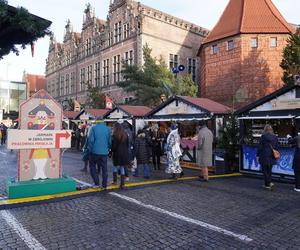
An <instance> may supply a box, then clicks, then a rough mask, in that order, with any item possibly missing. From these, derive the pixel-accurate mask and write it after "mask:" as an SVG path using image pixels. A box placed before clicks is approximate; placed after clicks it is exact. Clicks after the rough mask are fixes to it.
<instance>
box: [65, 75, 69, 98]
mask: <svg viewBox="0 0 300 250" xmlns="http://www.w3.org/2000/svg"><path fill="white" fill-rule="evenodd" d="M69 77H70V76H69V74H66V82H65V85H66V86H65V87H66V95H68V94H69V84H70V82H69Z"/></svg>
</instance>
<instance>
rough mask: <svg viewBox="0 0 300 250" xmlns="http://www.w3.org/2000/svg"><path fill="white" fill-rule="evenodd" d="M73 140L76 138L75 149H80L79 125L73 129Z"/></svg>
mask: <svg viewBox="0 0 300 250" xmlns="http://www.w3.org/2000/svg"><path fill="white" fill-rule="evenodd" d="M75 140H76V149H77V151H80V147H81V145H80V143H81V131H80V128H79V127H77V128H76V130H75Z"/></svg>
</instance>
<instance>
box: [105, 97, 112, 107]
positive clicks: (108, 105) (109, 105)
mask: <svg viewBox="0 0 300 250" xmlns="http://www.w3.org/2000/svg"><path fill="white" fill-rule="evenodd" d="M112 106H113V101H112V99H110V98H109V97H108V96H105V108H106V109H112Z"/></svg>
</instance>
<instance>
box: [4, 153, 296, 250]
mask: <svg viewBox="0 0 300 250" xmlns="http://www.w3.org/2000/svg"><path fill="white" fill-rule="evenodd" d="M0 157H1V159H2V155H1V156H0ZM9 157H12V158H13V155H12V156H7V161H8V160H9ZM64 157H65V160H66V162H68V161H69V160H68V159H67V157H66V155H65V156H64ZM70 157H72V156H71V155H70ZM2 161H3V159H2ZM74 167H75V166H74ZM78 167H79V166H78ZM87 180H88V179H87ZM292 189H293V187H292V185H290V184H282V183H275V189H274V190H273V191H268V190H265V189H263V188H262V180H260V179H254V178H247V177H234V178H226V179H215V180H211V181H210V182H208V183H205V182H199V181H184V182H182V181H179V182H175V183H167V184H161V185H154V186H147V187H146V186H145V187H140V188H130V189H125V190H122V191H121V190H118V191H114V192H99V193H98V194H96V195H91V196H89V197H83V198H77V199H72V200H68V201H61V202H56V203H50V204H43V205H35V206H29V207H22V208H15V209H10V210H2V211H0V249H29V248H31V249H300V237H299V232H300V195H299V193H296V192H294V191H293V190H292ZM116 195H119V197H118V196H116ZM120 196H121V197H120ZM122 197H124V198H125V199H123V198H122ZM165 211H167V213H166V212H165ZM184 218H188V220H186V219H184ZM193 221H197V222H201V223H202V224H204V223H206V224H205V225H207V224H209V225H211V227H210V228H207V227H205V226H202V224H201V223H199V224H198V225H196V224H195V223H193ZM213 226H216V227H218V228H219V229H218V230H213V229H214V228H213ZM222 230H223V231H222ZM224 230H227V231H226V232H228V231H229V232H233V233H235V234H240V235H244V236H247V237H249V238H251V239H252V241H251V242H247V241H245V240H242V239H238V238H237V237H233V236H232V235H228V234H226V233H225V231H224Z"/></svg>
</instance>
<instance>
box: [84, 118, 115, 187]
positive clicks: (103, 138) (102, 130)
mask: <svg viewBox="0 0 300 250" xmlns="http://www.w3.org/2000/svg"><path fill="white" fill-rule="evenodd" d="M110 148H111V129H110V128H109V127H107V126H106V125H105V123H104V121H103V119H102V117H98V118H97V120H96V125H94V126H93V127H91V128H90V131H89V134H88V150H89V152H90V156H89V163H90V172H91V176H92V178H93V180H94V183H95V187H99V174H98V172H97V170H96V165H97V166H98V169H100V170H101V171H100V172H101V173H102V187H103V188H104V189H106V187H107V156H108V153H109V151H110Z"/></svg>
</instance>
